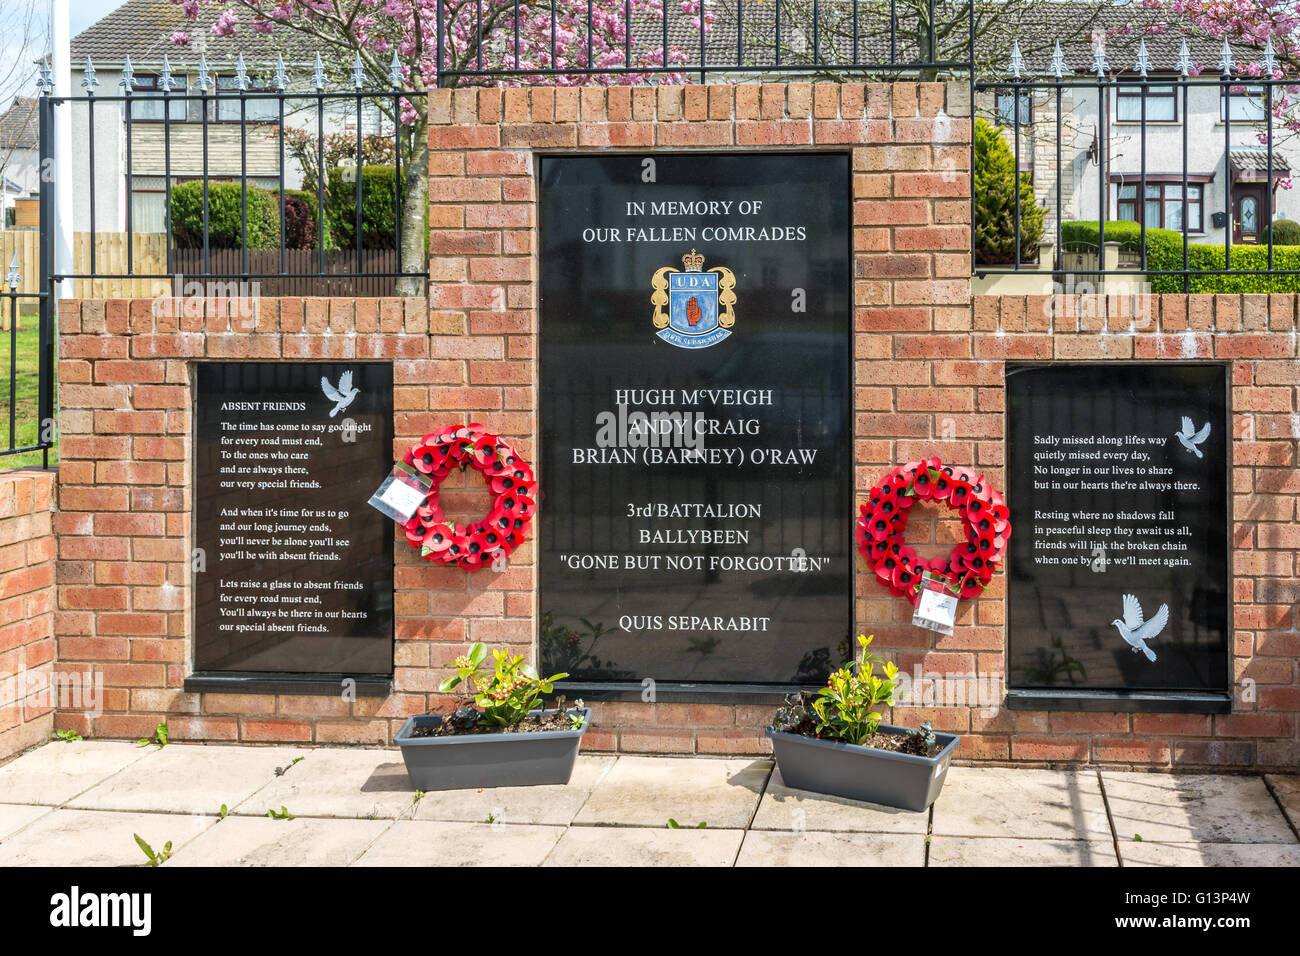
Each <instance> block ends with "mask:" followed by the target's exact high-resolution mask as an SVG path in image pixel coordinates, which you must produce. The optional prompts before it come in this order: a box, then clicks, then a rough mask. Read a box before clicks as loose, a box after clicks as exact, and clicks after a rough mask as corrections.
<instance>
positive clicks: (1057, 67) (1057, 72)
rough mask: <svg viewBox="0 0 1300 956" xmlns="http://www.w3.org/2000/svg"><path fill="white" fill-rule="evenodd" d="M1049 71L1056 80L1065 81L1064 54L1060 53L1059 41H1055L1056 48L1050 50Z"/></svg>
mask: <svg viewBox="0 0 1300 956" xmlns="http://www.w3.org/2000/svg"><path fill="white" fill-rule="evenodd" d="M1049 69H1051V71H1052V76H1054V77H1056V78H1057V79H1058V80H1063V79H1065V54H1064V53H1062V52H1061V41H1060V40H1057V41H1056V48H1055V49H1054V50H1052V65H1051V67H1049Z"/></svg>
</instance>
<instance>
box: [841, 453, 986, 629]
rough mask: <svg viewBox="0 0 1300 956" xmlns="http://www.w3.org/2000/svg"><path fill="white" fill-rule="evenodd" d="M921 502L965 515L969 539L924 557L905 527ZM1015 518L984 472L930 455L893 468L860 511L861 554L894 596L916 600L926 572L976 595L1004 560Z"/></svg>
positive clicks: (962, 592)
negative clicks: (910, 544)
mask: <svg viewBox="0 0 1300 956" xmlns="http://www.w3.org/2000/svg"><path fill="white" fill-rule="evenodd" d="M917 501H942V502H944V503H946V504H947V505H948V507H949V508H952V509H953V510H954V511H957V512H958V513H960V514H961V518H962V525H963V527H964V528H965V530H966V541H965V542H964V543H962V544H959V545H957V547H955V548H953V550H952V553H951V554H949V555H948V557H946V558H933V559H931V560H929V561H926V560H924V559H922V558H921V557H920V556H919V555H918V554H917V553H916V552H915V551H914V550H912V549H911V548H910V547H908V546H907V542H906V541H905V540H904V538H903V531H904V529H906V527H907V518H908V514H909V513H910V512H911V510H912V505H913V504H914V503H915V502H917ZM1010 536H1011V518H1010V512H1009V511H1008V510H1007V506H1006V504H1005V503H1004V502H1003V500H1002V494H1001V492H999V491H998V490H997V489H995V488H994V487H993V486H992V485H990V484H989V483H988V481H987V480H986V479H985V478H984V477H982V476H976V475H975V473H974V472H971V471H968V470H967V469H965V468H954V467H953V466H951V465H945V464H944V463H943V462H942V461H940V460H939V459H938V458H926V459H924V460H922V461H913V462H909V463H908V464H906V465H903V466H901V467H899V468H895V469H894V470H893V471H891V472H890V473H889V474H887V475H886V476H885V477H884V478H882V479H881V480H880V483H879V484H877V485H876V487H874V488H872V489H871V500H870V501H869V502H868V503H867V504H864V505H862V506H861V508H860V513H859V515H858V524H857V540H858V553H859V554H861V555H862V557H863V559H864V560H865V561H866V562H867V563H868V564H870V565H871V567H872V569H873V570H874V571H875V572H876V578H877V579H878V580H879V581H880V582H881V583H882V584H884V585H885V586H886V587H887V588H889V590H890V593H892V594H894V595H895V596H896V597H905V598H907V600H908V601H909V602H910V603H912V604H916V602H917V598H918V597H919V595H920V593H921V585H922V583H923V577H922V575H923V574H924V573H925V572H926V571H930V572H931V573H933V574H938V575H939V576H940V577H942V578H944V579H945V582H946V585H947V588H948V591H949V592H950V593H953V594H957V595H959V596H960V597H963V598H970V597H975V596H977V595H978V594H979V593H980V592H981V591H983V590H984V588H985V587H987V586H988V583H989V581H991V580H992V579H993V572H994V571H995V570H997V567H998V565H999V564H1001V563H1002V559H1003V556H1004V555H1005V553H1006V547H1007V538H1009V537H1010Z"/></svg>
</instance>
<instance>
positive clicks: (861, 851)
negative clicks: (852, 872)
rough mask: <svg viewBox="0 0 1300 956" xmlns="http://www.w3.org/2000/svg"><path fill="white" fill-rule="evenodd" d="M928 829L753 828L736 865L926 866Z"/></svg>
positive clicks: (741, 849)
mask: <svg viewBox="0 0 1300 956" xmlns="http://www.w3.org/2000/svg"><path fill="white" fill-rule="evenodd" d="M924 863H925V834H924V833H847V832H841V833H829V832H825V831H809V832H807V833H780V832H776V831H771V830H750V831H749V832H748V833H746V834H745V842H744V845H743V846H742V847H741V848H740V857H739V859H737V860H736V866H817V867H822V866H922V865H924Z"/></svg>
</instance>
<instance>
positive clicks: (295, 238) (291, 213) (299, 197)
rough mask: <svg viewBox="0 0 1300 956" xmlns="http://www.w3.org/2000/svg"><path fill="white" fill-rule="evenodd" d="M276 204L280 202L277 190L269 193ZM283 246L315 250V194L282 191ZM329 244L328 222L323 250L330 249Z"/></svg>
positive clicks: (294, 190) (298, 190) (308, 191)
mask: <svg viewBox="0 0 1300 956" xmlns="http://www.w3.org/2000/svg"><path fill="white" fill-rule="evenodd" d="M271 195H272V196H274V197H275V201H276V203H279V201H280V193H279V191H278V190H276V191H273V192H272V193H271ZM284 214H285V216H284V218H285V223H284V244H285V248H287V249H315V248H316V225H317V222H318V220H317V218H316V193H315V192H313V191H312V190H309V189H286V190H285V191H284ZM332 247H333V246H332V244H331V242H330V228H329V222H328V221H327V222H326V223H325V248H326V249H330V248H332Z"/></svg>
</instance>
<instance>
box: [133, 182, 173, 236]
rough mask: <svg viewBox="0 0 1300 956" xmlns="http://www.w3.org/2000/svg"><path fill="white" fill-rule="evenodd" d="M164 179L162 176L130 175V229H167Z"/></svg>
mask: <svg viewBox="0 0 1300 956" xmlns="http://www.w3.org/2000/svg"><path fill="white" fill-rule="evenodd" d="M166 188H167V187H166V180H165V179H164V178H163V177H162V176H132V177H131V231H132V232H166V231H167V193H166Z"/></svg>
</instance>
